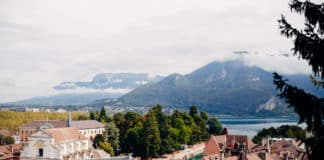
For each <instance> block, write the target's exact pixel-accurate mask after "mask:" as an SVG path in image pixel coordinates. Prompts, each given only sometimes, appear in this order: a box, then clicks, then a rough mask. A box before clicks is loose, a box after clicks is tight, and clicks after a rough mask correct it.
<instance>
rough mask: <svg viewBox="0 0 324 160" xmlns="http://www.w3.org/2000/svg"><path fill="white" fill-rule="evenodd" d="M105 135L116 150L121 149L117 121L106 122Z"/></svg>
mask: <svg viewBox="0 0 324 160" xmlns="http://www.w3.org/2000/svg"><path fill="white" fill-rule="evenodd" d="M105 137H106V138H107V141H108V142H109V144H110V145H111V146H112V147H113V148H114V150H115V151H118V150H119V129H118V128H117V127H116V125H115V123H113V122H109V123H107V124H106V132H105Z"/></svg>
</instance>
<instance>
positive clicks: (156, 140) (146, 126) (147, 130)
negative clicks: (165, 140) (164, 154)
mask: <svg viewBox="0 0 324 160" xmlns="http://www.w3.org/2000/svg"><path fill="white" fill-rule="evenodd" d="M140 138H141V139H142V141H141V143H142V146H143V150H142V153H140V155H141V157H157V156H158V155H159V153H160V145H161V139H160V131H159V128H158V123H157V121H156V118H155V115H154V114H152V113H149V114H147V115H146V120H145V122H144V123H143V128H142V130H141V131H140Z"/></svg>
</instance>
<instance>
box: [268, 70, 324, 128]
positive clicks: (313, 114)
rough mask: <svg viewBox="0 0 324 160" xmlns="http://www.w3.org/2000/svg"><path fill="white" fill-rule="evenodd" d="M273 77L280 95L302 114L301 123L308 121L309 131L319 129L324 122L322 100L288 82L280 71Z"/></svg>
mask: <svg viewBox="0 0 324 160" xmlns="http://www.w3.org/2000/svg"><path fill="white" fill-rule="evenodd" d="M273 78H274V79H273V83H274V84H275V85H276V87H277V91H278V92H279V94H278V96H279V97H280V98H281V99H285V101H286V103H287V104H289V107H293V108H294V110H295V112H297V113H298V114H299V115H300V119H299V123H303V122H306V124H307V129H308V130H309V131H311V130H314V131H317V130H319V129H320V126H321V124H322V108H321V107H320V103H321V100H320V99H319V98H318V97H316V96H314V95H312V94H310V93H306V92H305V91H304V90H303V89H300V88H297V87H295V86H292V85H290V84H288V83H287V80H284V79H282V77H281V76H280V75H279V74H278V73H273Z"/></svg>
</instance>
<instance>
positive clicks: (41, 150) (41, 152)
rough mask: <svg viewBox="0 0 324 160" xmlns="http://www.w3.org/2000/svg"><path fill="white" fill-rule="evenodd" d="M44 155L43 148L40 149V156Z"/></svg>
mask: <svg viewBox="0 0 324 160" xmlns="http://www.w3.org/2000/svg"><path fill="white" fill-rule="evenodd" d="M43 154H44V150H43V148H40V149H38V156H39V157H43Z"/></svg>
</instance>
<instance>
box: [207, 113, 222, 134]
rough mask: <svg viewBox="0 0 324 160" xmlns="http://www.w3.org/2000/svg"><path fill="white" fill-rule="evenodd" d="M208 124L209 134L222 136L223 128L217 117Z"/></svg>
mask: <svg viewBox="0 0 324 160" xmlns="http://www.w3.org/2000/svg"><path fill="white" fill-rule="evenodd" d="M207 124H208V133H209V134H213V135H220V134H221V133H222V130H223V126H222V124H221V123H220V122H219V121H218V119H217V118H216V117H213V118H210V119H209V120H208V121H207Z"/></svg>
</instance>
